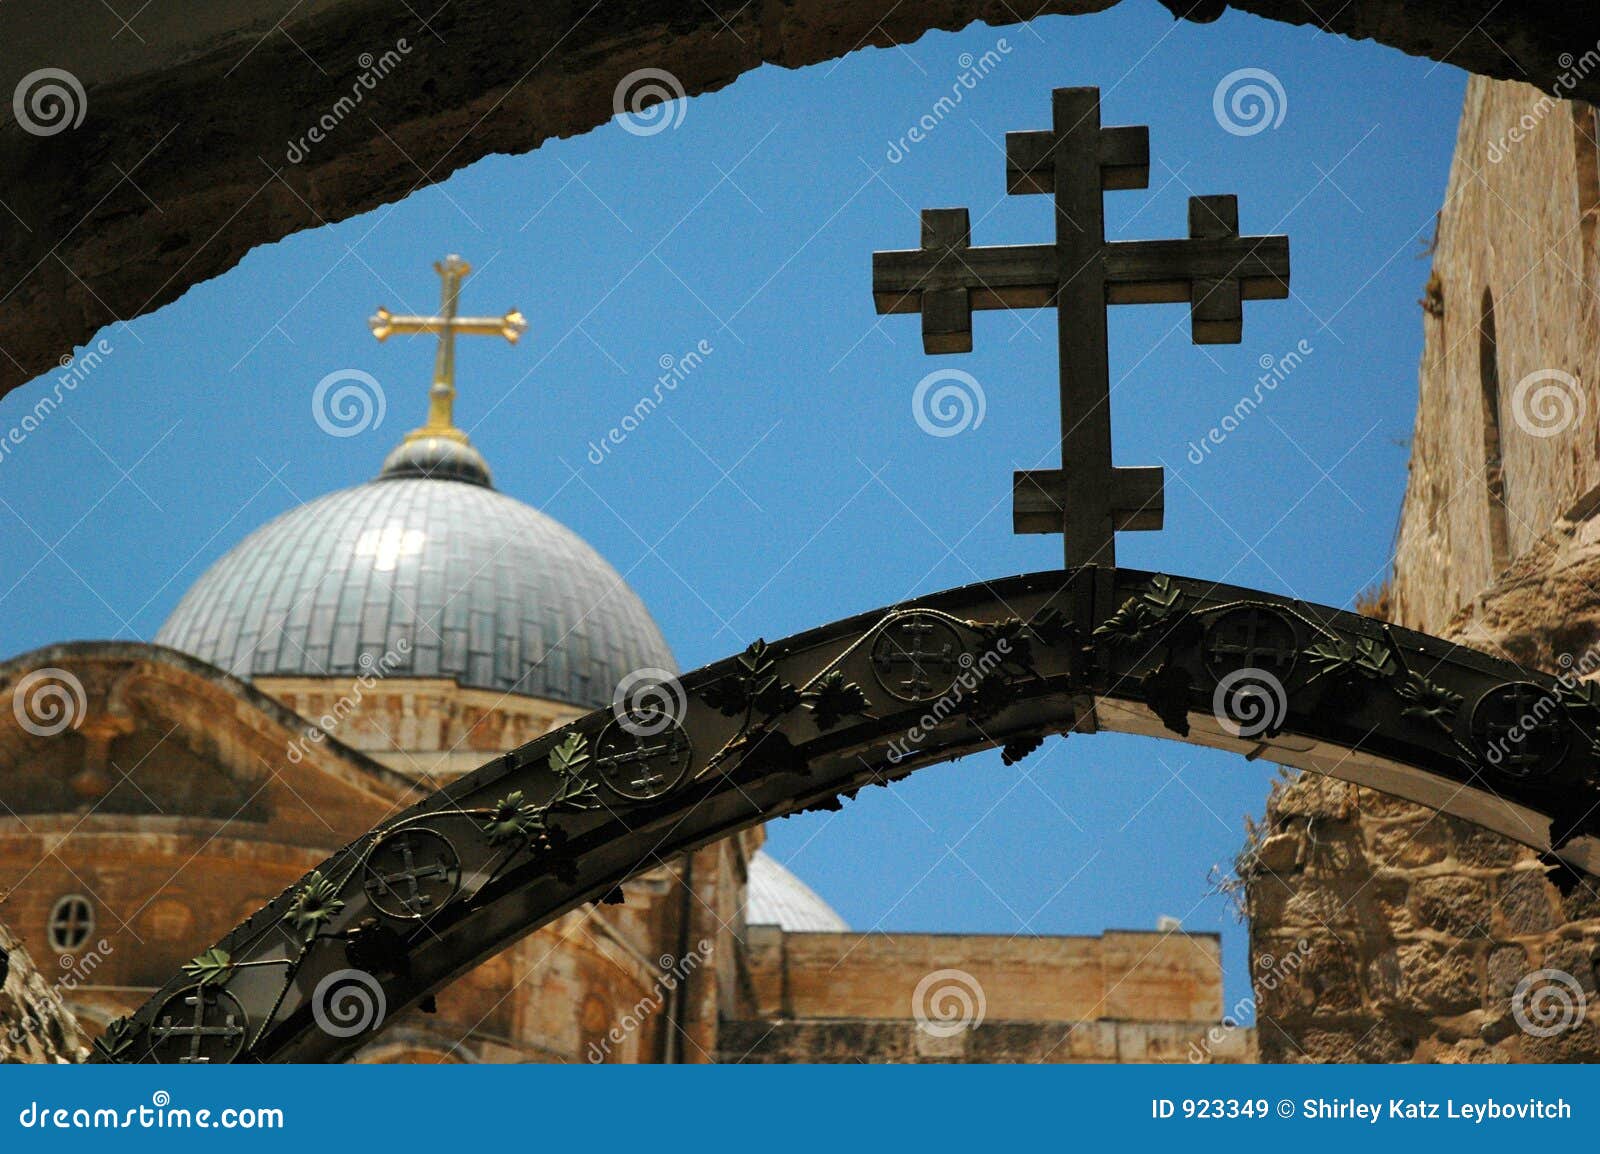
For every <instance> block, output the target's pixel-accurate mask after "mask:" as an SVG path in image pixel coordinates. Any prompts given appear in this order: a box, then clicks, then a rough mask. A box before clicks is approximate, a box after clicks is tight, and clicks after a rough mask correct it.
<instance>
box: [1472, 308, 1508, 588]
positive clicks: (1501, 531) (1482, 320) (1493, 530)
mask: <svg viewBox="0 0 1600 1154" xmlns="http://www.w3.org/2000/svg"><path fill="white" fill-rule="evenodd" d="M1478 387H1479V391H1480V392H1481V394H1482V397H1483V478H1484V486H1485V490H1486V493H1487V496H1488V504H1489V554H1490V564H1491V565H1492V566H1493V569H1494V575H1495V576H1496V577H1498V576H1499V575H1500V574H1501V573H1503V572H1504V571H1505V568H1506V566H1508V565H1510V564H1511V545H1510V540H1509V534H1508V529H1507V525H1506V474H1505V466H1504V463H1503V462H1502V459H1501V450H1500V349H1499V340H1498V338H1497V336H1496V334H1495V324H1494V294H1493V293H1492V292H1490V291H1489V290H1488V289H1487V288H1485V289H1484V290H1483V304H1482V307H1481V309H1480V311H1479V314H1478Z"/></svg>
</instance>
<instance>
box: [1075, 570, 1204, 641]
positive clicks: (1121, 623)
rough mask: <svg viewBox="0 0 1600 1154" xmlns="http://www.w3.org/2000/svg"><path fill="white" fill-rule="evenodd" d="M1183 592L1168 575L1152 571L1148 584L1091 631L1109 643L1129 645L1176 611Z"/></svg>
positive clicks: (1161, 623) (1143, 636) (1156, 627)
mask: <svg viewBox="0 0 1600 1154" xmlns="http://www.w3.org/2000/svg"><path fill="white" fill-rule="evenodd" d="M1182 598H1183V592H1182V590H1180V589H1179V588H1178V586H1177V585H1176V584H1174V583H1173V580H1172V578H1170V577H1167V576H1165V575H1164V574H1160V573H1158V574H1156V575H1155V576H1154V577H1152V578H1151V579H1150V587H1149V588H1148V589H1146V590H1145V591H1144V592H1142V593H1138V594H1135V595H1134V596H1132V597H1130V598H1128V599H1127V600H1126V601H1124V602H1123V603H1122V608H1120V609H1118V610H1117V611H1116V612H1115V613H1113V614H1112V615H1111V616H1110V617H1108V618H1106V620H1105V622H1104V623H1103V624H1102V625H1100V627H1099V628H1097V629H1096V630H1095V631H1094V635H1095V636H1096V637H1104V638H1105V639H1106V640H1107V641H1109V642H1111V643H1112V644H1113V645H1118V644H1121V645H1133V644H1136V643H1137V642H1140V641H1142V640H1144V639H1145V638H1146V637H1147V636H1149V635H1150V634H1151V633H1154V632H1155V631H1156V630H1158V629H1160V628H1161V627H1162V626H1163V625H1165V624H1166V622H1167V620H1168V619H1169V618H1171V617H1174V616H1176V615H1177V614H1178V612H1179V607H1180V604H1181V602H1182Z"/></svg>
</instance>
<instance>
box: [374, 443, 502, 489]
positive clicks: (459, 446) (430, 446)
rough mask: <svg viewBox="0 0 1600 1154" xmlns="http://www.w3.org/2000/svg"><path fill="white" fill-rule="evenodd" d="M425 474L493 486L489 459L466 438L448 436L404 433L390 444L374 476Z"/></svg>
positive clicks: (379, 477) (434, 478)
mask: <svg viewBox="0 0 1600 1154" xmlns="http://www.w3.org/2000/svg"><path fill="white" fill-rule="evenodd" d="M391 477H425V478H429V479H432V480H437V481H465V482H466V483H467V484H469V485H484V486H487V487H489V488H493V487H494V480H493V478H492V477H491V476H490V474H489V462H488V461H485V460H484V459H483V454H482V453H480V452H478V450H477V449H474V448H473V447H472V446H471V445H470V444H468V443H467V442H466V441H464V440H463V441H457V440H454V439H453V438H450V437H407V438H406V439H405V440H404V441H401V442H400V443H399V444H398V445H396V446H395V447H394V451H393V452H391V453H390V454H389V455H388V457H386V458H385V459H384V462H383V468H381V469H379V470H378V479H379V480H380V481H381V480H384V479H386V478H391Z"/></svg>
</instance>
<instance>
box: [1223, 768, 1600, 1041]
mask: <svg viewBox="0 0 1600 1154" xmlns="http://www.w3.org/2000/svg"><path fill="white" fill-rule="evenodd" d="M1258 835H1259V837H1258V840H1257V841H1256V842H1255V843H1254V845H1253V846H1252V848H1251V850H1250V851H1249V852H1248V853H1247V855H1246V859H1245V861H1244V863H1242V864H1243V870H1242V873H1243V876H1244V879H1245V882H1246V893H1247V901H1248V908H1249V914H1250V922H1251V934H1250V952H1251V961H1252V972H1253V973H1255V974H1256V975H1257V981H1256V1006H1257V1017H1256V1027H1257V1034H1258V1039H1259V1046H1260V1053H1261V1058H1262V1060H1263V1061H1268V1062H1409V1061H1431V1062H1486V1061H1487V1062H1549V1061H1595V1060H1600V1005H1597V1004H1596V997H1595V989H1596V964H1597V961H1600V893H1597V891H1596V889H1595V885H1594V882H1593V879H1577V878H1559V879H1558V880H1561V881H1564V882H1565V881H1571V882H1573V883H1574V884H1573V885H1572V886H1571V887H1570V889H1569V890H1568V892H1563V888H1562V886H1560V885H1557V884H1556V883H1555V882H1554V881H1552V880H1551V878H1550V876H1549V874H1548V870H1547V867H1546V866H1545V865H1543V864H1542V863H1541V862H1540V861H1539V859H1538V856H1537V855H1536V854H1534V853H1533V851H1531V850H1528V849H1526V848H1524V847H1522V846H1520V845H1517V844H1516V843H1514V842H1511V841H1508V840H1507V839H1505V838H1503V837H1500V836H1499V835H1497V834H1491V833H1488V832H1487V831H1485V830H1482V829H1479V828H1477V827H1476V826H1472V825H1469V824H1468V823H1466V822H1463V821H1460V820H1458V819H1456V818H1451V817H1445V816H1442V815H1439V814H1436V813H1434V812H1433V811H1431V810H1428V809H1425V808H1423V807H1421V806H1417V805H1413V804H1411V803H1409V802H1404V801H1400V800H1398V799H1395V798H1391V797H1388V796H1386V795H1384V794H1379V793H1374V792H1372V791H1371V790H1366V789H1361V788H1359V787H1357V786H1353V785H1348V784H1346V783H1344V782H1339V781H1335V780H1333V779H1330V778H1323V777H1320V776H1317V775H1315V774H1305V775H1301V776H1298V777H1286V778H1285V779H1284V780H1283V781H1281V782H1280V783H1278V785H1277V786H1276V788H1275V789H1274V790H1273V793H1272V797H1271V800H1270V802H1269V803H1268V807H1267V820H1266V823H1265V825H1264V826H1263V827H1262V828H1261V829H1260V830H1259V831H1258ZM1296 950H1300V951H1301V952H1303V954H1304V959H1303V961H1302V963H1301V964H1300V965H1299V966H1297V967H1296V968H1294V969H1293V971H1292V972H1288V973H1286V974H1283V975H1282V976H1281V978H1280V979H1279V980H1276V981H1273V982H1270V983H1268V982H1263V981H1262V980H1261V978H1260V975H1261V974H1262V973H1263V972H1264V971H1265V970H1266V969H1268V968H1269V966H1270V965H1271V963H1268V964H1263V961H1262V959H1264V958H1271V959H1279V958H1283V957H1287V956H1290V954H1291V953H1292V952H1293V951H1296ZM1543 970H1558V971H1560V973H1561V974H1563V975H1566V977H1565V978H1560V977H1539V976H1537V975H1538V974H1539V971H1543ZM1525 979H1527V984H1526V985H1525V986H1523V990H1522V993H1521V994H1520V995H1519V994H1518V987H1519V985H1521V984H1522V983H1523V982H1524V980H1525ZM1591 1011H1592V1012H1591ZM1556 1027H1559V1028H1556Z"/></svg>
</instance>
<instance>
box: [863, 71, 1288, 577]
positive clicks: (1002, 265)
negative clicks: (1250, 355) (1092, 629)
mask: <svg viewBox="0 0 1600 1154" xmlns="http://www.w3.org/2000/svg"><path fill="white" fill-rule="evenodd" d="M1051 122H1052V123H1051V127H1050V129H1048V130H1046V131H1040V132H1009V133H1007V134H1006V191H1008V192H1011V193H1016V194H1019V195H1026V194H1030V193H1046V194H1050V195H1053V196H1054V197H1055V207H1056V212H1055V221H1056V228H1055V241H1054V243H1053V244H1027V245H993V246H974V245H973V244H972V236H971V224H970V221H969V218H968V215H967V210H966V209H964V208H934V209H924V210H923V213H922V244H921V247H919V248H914V249H904V250H896V251H887V252H875V253H873V254H872V294H873V301H874V303H875V305H876V307H877V310H878V312H880V313H921V314H922V347H923V351H924V352H927V353H965V352H971V351H972V311H973V310H974V309H1022V308H1042V307H1045V306H1051V305H1053V306H1054V307H1055V308H1056V313H1057V316H1056V327H1057V333H1058V338H1057V345H1058V352H1059V359H1060V373H1061V387H1060V393H1061V396H1060V401H1061V457H1062V463H1061V468H1060V469H1036V470H1027V471H1023V472H1018V473H1016V474H1015V476H1014V478H1013V482H1012V529H1013V530H1014V531H1015V532H1017V533H1061V534H1062V535H1063V537H1064V553H1065V558H1066V563H1067V565H1068V566H1075V565H1114V564H1116V543H1115V534H1116V533H1117V531H1119V530H1129V529H1159V528H1161V523H1162V516H1163V505H1162V476H1161V469H1160V468H1159V467H1145V468H1118V467H1116V466H1114V465H1113V464H1112V460H1111V412H1110V392H1111V387H1110V359H1109V350H1108V347H1107V340H1106V315H1105V314H1106V308H1107V306H1109V305H1114V304H1158V303H1163V302H1186V303H1188V305H1189V315H1190V332H1191V335H1192V337H1193V339H1194V341H1195V342H1196V343H1197V344H1236V343H1238V341H1239V339H1240V334H1241V330H1242V326H1243V317H1244V308H1243V302H1244V301H1247V300H1262V299H1271V298H1279V299H1281V298H1283V297H1286V296H1288V295H1289V238H1288V237H1286V236H1241V235H1240V234H1239V203H1238V200H1237V198H1236V197H1233V196H1195V197H1190V198H1189V236H1188V238H1187V239H1184V240H1136V241H1107V240H1106V235H1105V206H1104V203H1103V199H1102V198H1103V194H1104V193H1106V192H1108V191H1112V190H1116V189H1130V188H1145V187H1147V186H1148V184H1149V180H1150V132H1149V129H1148V128H1146V127H1145V126H1142V125H1139V126H1126V127H1122V126H1119V127H1110V128H1103V127H1101V124H1100V90H1099V89H1098V88H1058V89H1056V90H1055V92H1053V93H1052V94H1051Z"/></svg>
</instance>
